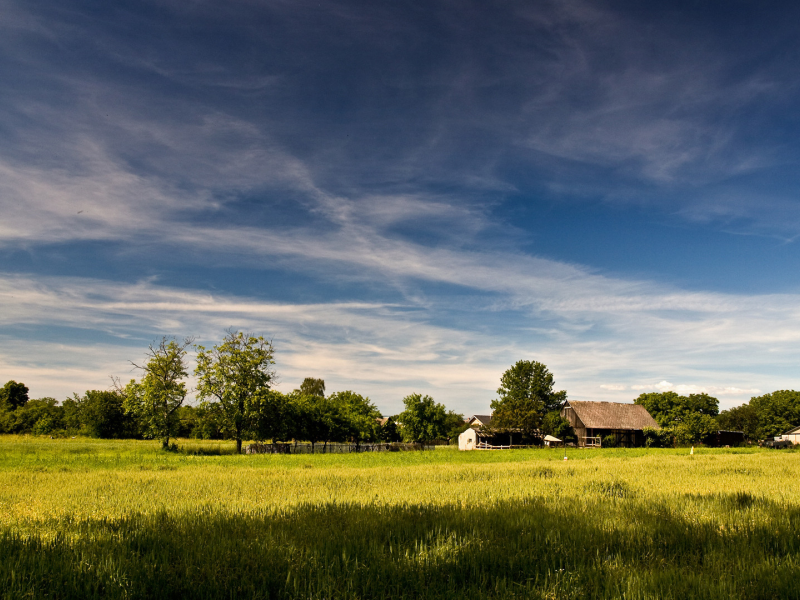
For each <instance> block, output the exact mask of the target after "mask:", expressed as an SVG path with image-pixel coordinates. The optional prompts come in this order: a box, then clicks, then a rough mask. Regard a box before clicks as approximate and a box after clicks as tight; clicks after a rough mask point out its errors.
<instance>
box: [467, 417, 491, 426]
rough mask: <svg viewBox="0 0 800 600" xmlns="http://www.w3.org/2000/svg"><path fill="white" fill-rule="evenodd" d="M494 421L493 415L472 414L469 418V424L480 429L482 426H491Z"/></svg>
mask: <svg viewBox="0 0 800 600" xmlns="http://www.w3.org/2000/svg"><path fill="white" fill-rule="evenodd" d="M491 423H492V415H472V416H471V417H470V418H469V419H468V420H467V425H469V426H470V427H472V428H473V429H480V428H481V427H489V426H490V425H491Z"/></svg>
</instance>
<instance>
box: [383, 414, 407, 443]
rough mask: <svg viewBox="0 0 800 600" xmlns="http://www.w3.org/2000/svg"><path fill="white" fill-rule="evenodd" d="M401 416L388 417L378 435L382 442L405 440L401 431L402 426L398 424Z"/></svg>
mask: <svg viewBox="0 0 800 600" xmlns="http://www.w3.org/2000/svg"><path fill="white" fill-rule="evenodd" d="M398 418H399V417H397V416H394V417H389V418H388V419H386V422H385V423H384V424H383V425H381V428H380V430H379V431H378V437H379V439H380V440H381V441H382V442H389V443H393V442H400V441H402V440H403V435H402V433H401V431H400V427H398V426H397V419H398Z"/></svg>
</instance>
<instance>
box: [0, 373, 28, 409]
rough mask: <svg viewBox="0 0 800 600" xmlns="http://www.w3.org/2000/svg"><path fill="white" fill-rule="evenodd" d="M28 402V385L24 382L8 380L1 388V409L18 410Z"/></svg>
mask: <svg viewBox="0 0 800 600" xmlns="http://www.w3.org/2000/svg"><path fill="white" fill-rule="evenodd" d="M27 402H28V387H27V386H26V385H25V384H24V383H18V382H16V381H13V380H11V381H7V382H6V384H5V385H4V386H3V387H2V388H0V410H3V409H5V410H16V409H18V408H20V407H21V406H25V403H27Z"/></svg>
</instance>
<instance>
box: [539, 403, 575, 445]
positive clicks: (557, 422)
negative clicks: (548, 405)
mask: <svg viewBox="0 0 800 600" xmlns="http://www.w3.org/2000/svg"><path fill="white" fill-rule="evenodd" d="M542 433H544V434H545V435H552V436H553V437H556V438H558V439H560V440H561V441H562V442H574V441H575V430H574V429H572V425H570V424H569V421H567V420H566V419H565V418H564V417H562V416H561V413H559V412H557V411H555V410H551V411H550V412H549V413H547V414H546V415H545V416H544V419H543V420H542Z"/></svg>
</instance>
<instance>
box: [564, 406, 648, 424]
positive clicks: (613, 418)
mask: <svg viewBox="0 0 800 600" xmlns="http://www.w3.org/2000/svg"><path fill="white" fill-rule="evenodd" d="M567 406H571V407H572V409H573V410H574V411H575V414H576V415H577V416H578V418H579V419H580V420H581V422H582V423H583V425H584V427H586V428H587V429H633V430H638V429H644V428H645V427H655V428H656V429H658V423H656V421H655V419H653V417H651V416H650V413H649V412H647V409H646V408H645V407H644V406H640V405H639V404H622V403H620V402H585V401H583V400H568V401H567V403H566V404H565V405H564V408H566V407H567Z"/></svg>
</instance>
